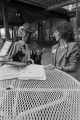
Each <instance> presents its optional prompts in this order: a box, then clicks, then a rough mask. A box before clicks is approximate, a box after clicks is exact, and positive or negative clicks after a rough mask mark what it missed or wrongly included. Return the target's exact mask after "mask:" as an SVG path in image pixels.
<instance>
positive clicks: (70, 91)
mask: <svg viewBox="0 0 80 120" xmlns="http://www.w3.org/2000/svg"><path fill="white" fill-rule="evenodd" d="M46 76H47V79H46V80H45V81H37V80H29V81H24V80H18V79H13V80H4V81H0V120H80V83H79V82H78V81H77V80H76V79H74V78H73V77H71V76H69V75H67V74H66V73H64V72H62V71H59V70H56V69H54V70H48V71H46ZM9 86H11V87H12V89H10V90H8V89H7V87H9Z"/></svg>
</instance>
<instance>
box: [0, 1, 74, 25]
mask: <svg viewBox="0 0 80 120" xmlns="http://www.w3.org/2000/svg"><path fill="white" fill-rule="evenodd" d="M7 1H8V3H7V8H8V21H9V25H22V24H23V23H24V22H26V21H27V22H37V21H40V20H45V19H47V18H49V17H51V16H53V15H54V16H56V14H57V15H58V16H59V17H63V18H64V16H65V17H66V18H68V17H70V16H71V15H73V14H72V13H71V12H70V11H69V10H66V9H64V8H61V7H62V6H64V5H65V4H70V3H74V2H75V1H76V0H7ZM60 5H61V6H60ZM0 24H3V15H2V7H1V4H0Z"/></svg>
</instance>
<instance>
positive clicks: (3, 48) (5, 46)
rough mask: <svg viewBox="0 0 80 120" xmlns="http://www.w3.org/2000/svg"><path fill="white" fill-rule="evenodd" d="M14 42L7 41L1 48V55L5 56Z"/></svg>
mask: <svg viewBox="0 0 80 120" xmlns="http://www.w3.org/2000/svg"><path fill="white" fill-rule="evenodd" d="M11 44H12V42H10V41H6V42H5V43H4V45H3V47H2V49H1V52H0V56H1V57H3V56H5V55H6V54H7V52H8V50H9V48H10V46H11Z"/></svg>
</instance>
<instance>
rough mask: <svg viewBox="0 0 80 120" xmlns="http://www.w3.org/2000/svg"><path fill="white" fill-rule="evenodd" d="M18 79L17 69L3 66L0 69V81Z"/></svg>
mask: <svg viewBox="0 0 80 120" xmlns="http://www.w3.org/2000/svg"><path fill="white" fill-rule="evenodd" d="M18 77H19V68H17V67H15V66H12V65H3V66H1V67H0V80H5V79H12V78H18Z"/></svg>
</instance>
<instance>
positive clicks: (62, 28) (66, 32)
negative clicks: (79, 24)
mask: <svg viewBox="0 0 80 120" xmlns="http://www.w3.org/2000/svg"><path fill="white" fill-rule="evenodd" d="M55 29H57V30H58V31H59V32H60V34H61V38H63V39H64V40H66V42H74V31H73V27H72V25H71V23H70V22H67V21H60V22H58V23H57V25H56V27H55Z"/></svg>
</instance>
